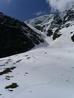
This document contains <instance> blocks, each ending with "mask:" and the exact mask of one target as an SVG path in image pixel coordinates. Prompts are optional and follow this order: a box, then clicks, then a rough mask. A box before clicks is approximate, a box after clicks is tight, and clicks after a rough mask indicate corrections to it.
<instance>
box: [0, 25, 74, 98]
mask: <svg viewBox="0 0 74 98" xmlns="http://www.w3.org/2000/svg"><path fill="white" fill-rule="evenodd" d="M60 32H61V33H62V35H61V37H59V38H58V39H56V40H55V41H53V40H52V39H51V38H49V37H45V40H46V41H47V43H48V44H49V45H48V46H47V47H45V46H44V47H38V48H36V49H32V50H31V51H29V52H26V53H22V54H18V55H14V56H11V57H7V58H3V59H0V98H74V43H73V42H72V40H71V35H73V34H70V32H74V25H72V26H71V27H68V28H63V29H61V30H60ZM50 40H51V41H50ZM12 67H15V68H14V69H13V70H11V71H10V72H9V73H8V72H7V73H2V72H3V71H4V70H5V69H6V68H12ZM12 83H16V84H17V85H18V86H17V87H14V88H9V89H6V88H5V87H6V86H9V85H11V84H12Z"/></svg>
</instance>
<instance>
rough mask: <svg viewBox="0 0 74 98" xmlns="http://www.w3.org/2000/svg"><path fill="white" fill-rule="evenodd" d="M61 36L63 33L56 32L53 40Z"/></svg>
mask: <svg viewBox="0 0 74 98" xmlns="http://www.w3.org/2000/svg"><path fill="white" fill-rule="evenodd" d="M60 36H61V34H58V33H54V34H53V40H55V39H56V38H58V37H60Z"/></svg>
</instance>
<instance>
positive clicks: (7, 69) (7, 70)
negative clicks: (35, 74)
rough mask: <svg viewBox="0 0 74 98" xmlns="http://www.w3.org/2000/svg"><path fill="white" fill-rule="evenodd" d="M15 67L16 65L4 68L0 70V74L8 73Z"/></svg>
mask: <svg viewBox="0 0 74 98" xmlns="http://www.w3.org/2000/svg"><path fill="white" fill-rule="evenodd" d="M15 68H16V67H11V68H6V69H4V70H3V71H1V72H0V75H4V74H8V73H10V72H12V70H14V69H15Z"/></svg>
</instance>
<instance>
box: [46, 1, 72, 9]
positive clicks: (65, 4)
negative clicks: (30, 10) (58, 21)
mask: <svg viewBox="0 0 74 98" xmlns="http://www.w3.org/2000/svg"><path fill="white" fill-rule="evenodd" d="M47 3H49V5H50V6H51V7H52V8H53V9H57V10H59V11H64V10H66V9H68V8H70V7H72V5H74V0H47Z"/></svg>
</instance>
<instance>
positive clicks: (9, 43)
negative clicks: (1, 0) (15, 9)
mask: <svg viewBox="0 0 74 98" xmlns="http://www.w3.org/2000/svg"><path fill="white" fill-rule="evenodd" d="M40 42H44V40H43V38H42V37H41V35H40V34H38V33H36V32H35V31H33V30H32V29H31V28H30V27H28V26H27V25H26V24H25V23H24V22H20V21H18V20H16V19H14V18H11V17H8V16H5V15H4V14H1V16H0V57H6V56H10V55H13V54H18V53H21V52H25V51H28V50H30V49H32V48H33V47H34V46H35V44H37V45H38V44H40Z"/></svg>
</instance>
